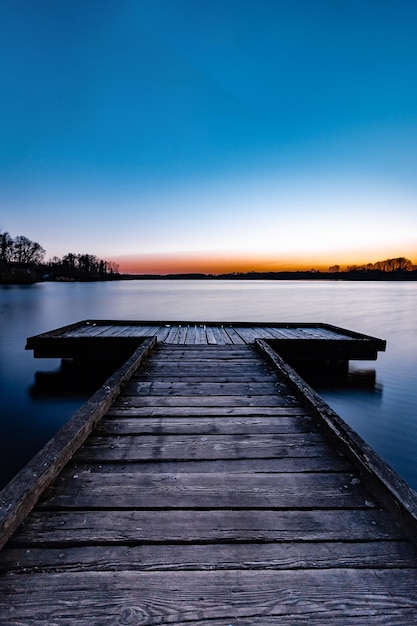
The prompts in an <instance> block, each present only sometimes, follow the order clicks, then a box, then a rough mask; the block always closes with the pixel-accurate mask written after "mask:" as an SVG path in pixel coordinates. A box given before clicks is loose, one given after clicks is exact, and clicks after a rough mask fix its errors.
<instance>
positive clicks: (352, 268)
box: [329, 256, 417, 273]
mask: <svg viewBox="0 0 417 626" xmlns="http://www.w3.org/2000/svg"><path fill="white" fill-rule="evenodd" d="M416 269H417V267H416V266H415V265H413V264H412V262H411V261H410V260H409V259H406V258H405V257H402V256H401V257H396V258H395V259H385V261H377V262H376V263H365V264H364V265H348V266H347V268H346V270H341V269H340V265H332V266H331V267H329V272H330V273H336V272H413V271H415V270H416Z"/></svg>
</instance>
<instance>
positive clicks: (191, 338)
mask: <svg viewBox="0 0 417 626" xmlns="http://www.w3.org/2000/svg"><path fill="white" fill-rule="evenodd" d="M195 336H196V327H195V326H194V325H192V326H190V327H189V328H188V332H187V336H186V338H185V343H186V344H187V345H189V344H194V343H195Z"/></svg>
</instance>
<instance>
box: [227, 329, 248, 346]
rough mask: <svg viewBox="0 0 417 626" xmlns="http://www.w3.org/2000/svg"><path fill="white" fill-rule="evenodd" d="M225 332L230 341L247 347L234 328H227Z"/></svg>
mask: <svg viewBox="0 0 417 626" xmlns="http://www.w3.org/2000/svg"><path fill="white" fill-rule="evenodd" d="M225 331H226V333H227V335H228V336H229V337H230V340H231V341H232V343H233V344H234V345H246V342H245V341H244V340H243V339H242V337H241V336H240V335H239V333H238V332H236V329H235V328H233V326H225Z"/></svg>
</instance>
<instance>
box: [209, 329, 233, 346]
mask: <svg viewBox="0 0 417 626" xmlns="http://www.w3.org/2000/svg"><path fill="white" fill-rule="evenodd" d="M211 329H212V331H213V336H214V338H215V340H216V342H217V344H218V345H219V346H224V345H226V342H225V335H224V333H222V332H221V331H220V326H212V327H211ZM228 339H229V338H228ZM228 343H231V340H230V339H229V341H228Z"/></svg>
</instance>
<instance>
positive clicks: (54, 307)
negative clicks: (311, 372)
mask: <svg viewBox="0 0 417 626" xmlns="http://www.w3.org/2000/svg"><path fill="white" fill-rule="evenodd" d="M416 311H417V283H394V282H384V283H380V282H375V283H374V282H369V283H368V282H366V283H360V282H342V281H340V282H339V281H328V282H327V281H317V282H314V281H209V280H207V281H160V280H157V281H129V282H114V283H44V284H38V285H33V286H25V287H2V286H0V423H1V430H0V432H1V437H0V486H1V485H2V484H3V485H4V484H5V483H6V482H7V481H8V480H10V478H11V477H12V476H13V475H14V474H15V473H16V472H17V471H18V470H19V469H20V468H21V467H22V466H23V465H24V464H25V463H26V462H27V461H28V460H29V459H30V458H31V457H32V456H33V454H34V453H35V452H36V451H37V450H38V449H40V447H41V446H42V445H43V444H44V443H45V442H46V441H47V440H48V439H49V438H50V437H51V436H52V435H53V434H54V433H55V432H56V431H57V429H58V428H59V427H60V426H61V425H62V424H63V423H65V422H66V421H67V420H68V419H69V418H70V417H71V415H72V414H73V413H74V412H75V411H76V410H77V409H78V408H79V406H81V404H82V402H83V401H84V400H85V399H86V397H87V396H86V392H85V391H84V392H75V394H74V395H72V396H69V395H68V394H67V395H62V396H58V397H47V396H45V394H39V393H37V392H36V390H35V389H34V380H35V373H36V372H37V371H44V372H50V371H53V370H58V369H59V367H60V362H59V361H58V360H53V359H34V358H33V355H32V352H25V350H24V347H25V343H26V338H27V337H28V336H31V335H35V334H38V333H41V332H45V331H48V330H52V329H53V328H57V327H59V326H63V325H65V324H70V323H73V322H76V321H79V320H82V319H87V318H97V319H121V320H129V319H132V320H133V319H137V320H141V319H142V320H174V319H177V320H184V321H186V320H199V321H200V320H201V321H249V322H251V321H253V322H262V321H265V322H306V321H307V322H326V323H329V324H335V325H337V326H342V327H345V328H348V329H350V330H355V331H357V332H360V333H365V334H369V335H373V336H376V337H379V338H381V339H386V340H387V351H386V352H385V353H380V354H379V356H378V360H377V361H369V362H359V361H358V362H352V364H351V368H352V369H355V370H361V371H363V370H375V372H376V385H375V387H374V388H357V389H349V390H346V389H320V394H321V395H322V396H323V397H324V398H325V399H326V400H327V402H329V404H330V405H331V406H332V407H333V408H334V409H335V410H336V411H337V412H338V413H339V414H340V415H341V416H342V417H343V418H344V419H345V420H346V421H347V422H348V423H349V424H350V425H351V426H352V427H353V428H354V429H355V430H356V431H358V432H359V433H360V435H361V436H362V437H363V438H364V439H365V440H366V441H367V442H368V443H369V444H370V445H371V446H373V447H374V448H375V449H376V450H377V452H378V453H379V454H380V455H381V456H382V457H383V458H385V460H387V461H388V462H389V463H390V464H391V465H392V466H393V467H394V468H395V469H396V470H397V472H399V473H400V475H402V476H403V478H405V479H406V480H407V482H408V483H409V484H410V485H411V486H412V487H413V488H414V489H417V465H416V459H417V410H416V409H417V313H416Z"/></svg>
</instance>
